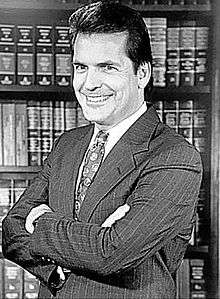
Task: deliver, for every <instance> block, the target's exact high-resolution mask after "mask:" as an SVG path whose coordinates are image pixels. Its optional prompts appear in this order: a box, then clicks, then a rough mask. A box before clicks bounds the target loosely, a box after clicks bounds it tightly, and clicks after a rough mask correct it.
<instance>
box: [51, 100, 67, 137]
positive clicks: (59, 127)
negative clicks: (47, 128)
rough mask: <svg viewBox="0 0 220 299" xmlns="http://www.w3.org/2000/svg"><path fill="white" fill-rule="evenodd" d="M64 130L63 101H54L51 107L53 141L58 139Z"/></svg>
mask: <svg viewBox="0 0 220 299" xmlns="http://www.w3.org/2000/svg"><path fill="white" fill-rule="evenodd" d="M64 130H65V111H64V101H54V107H53V139H54V140H55V139H56V138H58V137H59V136H60V135H61V134H62V133H63V132H64Z"/></svg>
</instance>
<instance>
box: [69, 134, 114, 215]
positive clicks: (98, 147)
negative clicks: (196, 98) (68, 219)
mask: <svg viewBox="0 0 220 299" xmlns="http://www.w3.org/2000/svg"><path fill="white" fill-rule="evenodd" d="M107 138H108V133H105V132H103V131H99V132H98V134H97V135H96V138H95V141H94V144H93V145H92V147H91V148H90V149H89V150H88V152H87V154H86V158H85V163H84V166H83V171H82V176H81V179H80V183H79V187H78V190H77V196H76V201H75V218H76V219H78V215H79V210H80V207H81V205H82V202H83V200H84V199H85V196H86V191H87V189H88V188H89V186H90V185H91V183H92V182H93V180H94V177H95V175H96V173H97V172H98V169H99V167H100V165H101V163H102V160H103V157H104V154H105V143H106V141H107Z"/></svg>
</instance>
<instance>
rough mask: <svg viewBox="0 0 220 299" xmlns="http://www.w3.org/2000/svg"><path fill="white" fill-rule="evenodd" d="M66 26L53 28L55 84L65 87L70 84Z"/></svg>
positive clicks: (70, 69) (69, 56) (70, 70)
mask: <svg viewBox="0 0 220 299" xmlns="http://www.w3.org/2000/svg"><path fill="white" fill-rule="evenodd" d="M68 31H69V28H68V27H67V26H55V84H56V85H57V86H61V87H67V86H70V84H71V73H72V66H71V54H70V42H69V35H68Z"/></svg>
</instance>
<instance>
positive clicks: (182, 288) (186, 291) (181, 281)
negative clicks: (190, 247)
mask: <svg viewBox="0 0 220 299" xmlns="http://www.w3.org/2000/svg"><path fill="white" fill-rule="evenodd" d="M176 281H177V283H176V284H177V296H176V299H188V298H190V265H189V259H184V260H183V261H182V263H181V264H180V267H179V269H178V270H177V274H176Z"/></svg>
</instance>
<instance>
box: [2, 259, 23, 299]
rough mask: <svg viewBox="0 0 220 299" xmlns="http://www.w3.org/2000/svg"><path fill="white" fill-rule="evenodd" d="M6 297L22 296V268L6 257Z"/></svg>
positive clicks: (4, 281)
mask: <svg viewBox="0 0 220 299" xmlns="http://www.w3.org/2000/svg"><path fill="white" fill-rule="evenodd" d="M3 264H4V275H3V284H4V297H3V298H9V299H10V298H13V299H15V298H18V299H19V298H22V269H21V268H20V267H19V266H18V265H16V264H15V263H12V262H11V261H9V260H6V259H4V262H3Z"/></svg>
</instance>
